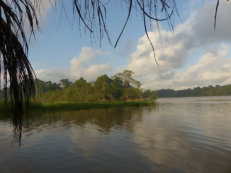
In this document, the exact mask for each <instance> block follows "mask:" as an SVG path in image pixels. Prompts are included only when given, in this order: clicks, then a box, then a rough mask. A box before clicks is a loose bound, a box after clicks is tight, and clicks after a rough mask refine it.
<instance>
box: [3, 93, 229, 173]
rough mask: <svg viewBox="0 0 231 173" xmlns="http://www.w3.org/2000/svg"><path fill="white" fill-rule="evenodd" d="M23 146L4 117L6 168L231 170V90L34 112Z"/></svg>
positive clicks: (26, 125) (175, 172)
mask: <svg viewBox="0 0 231 173" xmlns="http://www.w3.org/2000/svg"><path fill="white" fill-rule="evenodd" d="M23 124H24V127H23V133H22V142H21V146H19V145H18V144H17V142H16V141H15V140H14V138H13V132H12V128H13V127H12V123H11V122H10V121H3V120H1V121H0V152H1V154H0V172H1V173H5V172H19V173H21V172H22V173H24V172H65V173H68V172H110V173H112V172H173V173H183V172H192V173H194V172H199V173H200V172H203V173H204V172H205V173H207V172H208V173H213V172H216V173H223V172H224V173H230V172H231V97H194V98H165V99H158V104H157V106H148V107H138V108H134V107H122V108H109V109H95V110H82V111H74V112H73V111H72V112H58V113H43V114H41V113H40V114H34V115H33V116H31V117H30V118H29V119H28V120H27V121H25V122H24V123H23Z"/></svg>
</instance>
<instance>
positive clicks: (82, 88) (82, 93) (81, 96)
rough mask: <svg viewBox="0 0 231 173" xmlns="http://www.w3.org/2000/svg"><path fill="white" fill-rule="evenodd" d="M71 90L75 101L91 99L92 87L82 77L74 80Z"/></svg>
mask: <svg viewBox="0 0 231 173" xmlns="http://www.w3.org/2000/svg"><path fill="white" fill-rule="evenodd" d="M72 92H73V96H74V100H75V101H76V102H88V101H92V100H93V87H92V86H91V84H90V83H88V82H87V81H86V80H85V79H83V78H80V79H79V80H77V81H75V83H74V84H73V87H72Z"/></svg>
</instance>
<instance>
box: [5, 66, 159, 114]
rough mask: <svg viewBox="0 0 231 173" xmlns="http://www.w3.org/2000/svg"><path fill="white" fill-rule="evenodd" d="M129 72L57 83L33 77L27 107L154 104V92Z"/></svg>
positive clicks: (101, 106) (51, 108)
mask: <svg viewBox="0 0 231 173" xmlns="http://www.w3.org/2000/svg"><path fill="white" fill-rule="evenodd" d="M132 74H133V72H132V71H130V70H124V71H123V72H122V73H118V74H116V75H114V76H112V77H109V76H108V75H106V74H105V75H102V76H99V77H98V78H97V79H96V80H95V81H94V82H88V81H87V80H85V79H84V78H82V77H81V78H80V79H78V80H76V81H75V82H71V81H70V80H68V79H62V80H60V82H59V83H55V82H51V81H48V82H45V81H42V80H39V79H36V80H35V84H36V94H35V96H34V98H33V99H32V103H31V108H32V110H45V111H50V110H51V111H58V110H78V109H90V108H105V107H118V106H141V105H151V104H154V100H156V99H157V94H156V92H155V91H152V90H143V89H141V88H140V87H141V83H140V82H139V81H137V80H135V79H134V78H133V77H132ZM1 97H2V98H3V94H2V93H1ZM3 107H4V106H3Z"/></svg>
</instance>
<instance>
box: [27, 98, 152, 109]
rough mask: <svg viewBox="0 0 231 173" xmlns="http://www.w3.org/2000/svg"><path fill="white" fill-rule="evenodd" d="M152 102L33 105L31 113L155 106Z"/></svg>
mask: <svg viewBox="0 0 231 173" xmlns="http://www.w3.org/2000/svg"><path fill="white" fill-rule="evenodd" d="M154 104H155V102H154V101H151V100H145V101H113V102H93V103H32V104H31V111H72V110H82V109H99V108H109V107H123V106H132V107H138V106H148V105H154Z"/></svg>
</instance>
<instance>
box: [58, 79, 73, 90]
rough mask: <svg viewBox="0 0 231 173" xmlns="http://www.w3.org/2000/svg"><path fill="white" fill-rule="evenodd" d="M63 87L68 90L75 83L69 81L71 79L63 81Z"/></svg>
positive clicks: (61, 81) (61, 82)
mask: <svg viewBox="0 0 231 173" xmlns="http://www.w3.org/2000/svg"><path fill="white" fill-rule="evenodd" d="M60 84H61V87H63V88H67V87H70V86H71V85H72V84H73V83H72V82H71V81H69V79H62V80H60Z"/></svg>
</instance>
